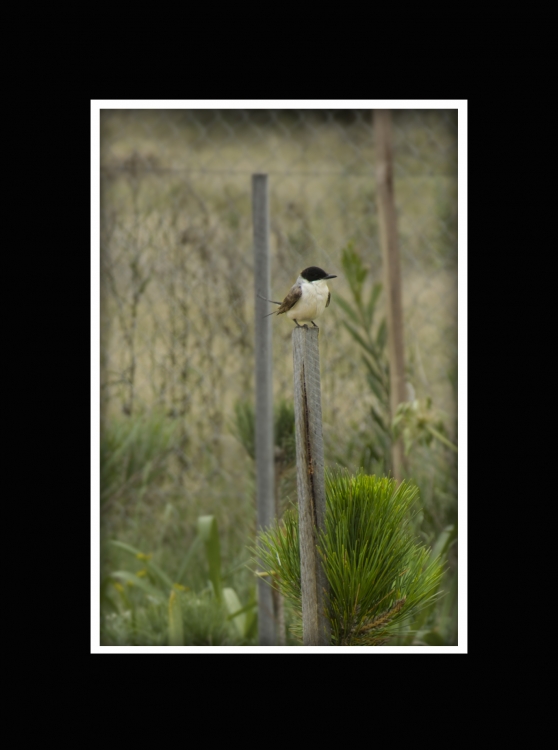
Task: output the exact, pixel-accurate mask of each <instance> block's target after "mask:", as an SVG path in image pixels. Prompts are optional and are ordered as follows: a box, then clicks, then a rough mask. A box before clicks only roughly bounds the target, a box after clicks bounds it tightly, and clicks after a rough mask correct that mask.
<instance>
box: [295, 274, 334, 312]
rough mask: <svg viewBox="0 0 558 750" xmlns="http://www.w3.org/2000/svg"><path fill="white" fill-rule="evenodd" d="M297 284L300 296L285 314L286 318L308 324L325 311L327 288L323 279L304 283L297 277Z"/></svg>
mask: <svg viewBox="0 0 558 750" xmlns="http://www.w3.org/2000/svg"><path fill="white" fill-rule="evenodd" d="M297 282H298V283H299V284H300V286H301V289H302V296H301V297H300V299H299V300H298V302H296V303H295V304H294V305H293V306H292V307H291V309H290V310H289V311H288V312H287V317H288V318H290V319H291V320H297V321H298V322H299V323H303V322H310V321H312V320H315V319H316V318H318V317H319V316H320V315H321V314H322V313H323V311H324V310H325V306H326V304H327V297H328V294H329V288H328V285H327V282H326V280H325V279H320V280H319V281H306V279H303V278H302V277H300V276H299V277H298V279H297Z"/></svg>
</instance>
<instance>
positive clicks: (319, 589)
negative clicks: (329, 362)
mask: <svg viewBox="0 0 558 750" xmlns="http://www.w3.org/2000/svg"><path fill="white" fill-rule="evenodd" d="M318 335H319V330H318V329H317V328H306V327H302V328H295V329H294V331H293V360H294V407H295V430H296V467H297V476H296V481H297V492H298V515H299V533H300V574H301V586H302V623H303V643H304V645H305V646H329V645H330V640H331V631H330V624H329V620H328V618H327V616H326V607H327V595H328V584H327V579H326V577H325V573H324V571H323V568H322V563H321V558H320V556H319V554H318V550H317V549H316V541H317V538H316V537H317V532H318V531H321V530H323V529H325V512H326V501H325V481H324V444H323V437H322V402H321V390H320V351H319V345H318Z"/></svg>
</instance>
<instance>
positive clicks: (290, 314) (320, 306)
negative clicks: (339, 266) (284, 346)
mask: <svg viewBox="0 0 558 750" xmlns="http://www.w3.org/2000/svg"><path fill="white" fill-rule="evenodd" d="M336 278H337V276H336V275H335V274H331V273H326V272H325V271H324V270H323V268H318V266H309V267H308V268H305V269H304V270H303V271H301V272H300V274H299V276H298V279H297V280H296V281H295V283H294V284H293V286H292V287H291V290H290V291H289V293H288V294H287V296H286V297H285V299H284V300H283V302H276V301H275V300H272V299H266V298H265V297H262V296H261V294H260V295H258V296H259V297H261V299H265V300H266V302H271V303H272V304H274V305H279V309H278V310H273V312H270V313H268V315H264V317H265V318H267V317H269V315H275V314H277V315H282V314H283V313H286V314H287V318H290V320H294V322H295V323H296V325H297V328H303V327H306V328H308V326H301V325H300V322H302V323H312V325H313V326H314V328H318V326H317V325H316V324H315V323H314V319H315V318H319V317H320V315H321V314H322V313H323V311H324V310H325V309H326V307H328V305H329V303H330V300H331V292H330V291H329V288H328V286H327V280H328V279H336ZM299 321H300V322H299Z"/></svg>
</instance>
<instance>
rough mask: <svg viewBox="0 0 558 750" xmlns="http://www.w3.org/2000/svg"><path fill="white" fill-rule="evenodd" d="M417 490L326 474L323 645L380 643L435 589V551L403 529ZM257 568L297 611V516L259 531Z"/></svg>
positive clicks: (322, 544) (397, 630)
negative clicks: (326, 626) (327, 637)
mask: <svg viewBox="0 0 558 750" xmlns="http://www.w3.org/2000/svg"><path fill="white" fill-rule="evenodd" d="M417 497H418V490H417V488H416V487H415V486H412V485H410V484H408V483H406V482H402V483H401V484H400V485H399V486H398V485H397V483H396V481H395V480H393V479H388V478H378V477H376V476H369V475H366V474H363V473H359V474H357V475H356V476H350V475H349V473H348V472H346V471H338V472H335V473H328V474H327V475H326V498H327V504H326V529H325V532H324V533H322V534H320V536H319V541H318V549H319V553H320V555H321V558H322V560H323V565H324V570H325V574H326V577H327V580H328V583H329V587H330V591H329V601H328V611H327V616H328V618H329V620H330V623H331V645H338V646H380V645H382V644H384V643H386V642H387V641H388V640H389V639H390V637H392V636H394V635H396V634H398V633H400V632H402V629H403V627H404V626H405V625H407V624H408V623H409V621H411V620H412V619H413V618H414V617H415V616H416V615H417V614H418V613H419V612H420V611H421V610H422V609H423V608H424V607H426V606H427V605H429V604H431V603H433V602H434V601H435V600H436V599H437V598H438V597H439V595H440V593H439V590H438V589H439V583H440V579H441V576H442V573H443V569H442V564H441V562H440V556H436V557H435V558H434V559H432V557H431V555H430V550H429V549H428V548H426V547H425V546H424V545H422V544H419V543H417V542H416V541H415V539H414V538H413V534H412V532H411V525H410V522H411V517H412V515H414V514H416V513H417V512H418V509H417V508H416V500H417ZM260 538H261V542H262V552H261V555H262V558H263V568H264V571H265V573H267V578H266V580H268V581H269V582H270V583H271V585H273V586H275V587H276V588H278V589H279V590H280V591H281V593H282V594H283V595H284V596H285V597H286V598H287V599H289V600H290V602H291V603H292V605H293V607H294V608H295V610H296V611H297V612H298V615H299V624H298V626H295V631H296V632H297V635H298V637H299V638H301V636H302V622H301V618H302V600H301V583H300V550H299V534H298V517H297V514H296V513H295V512H294V511H293V510H290V511H287V512H286V513H285V516H284V524H276V525H275V526H273V527H271V528H270V529H269V530H268V531H266V532H264V533H262V534H261V537H260Z"/></svg>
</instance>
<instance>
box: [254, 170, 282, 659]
mask: <svg viewBox="0 0 558 750" xmlns="http://www.w3.org/2000/svg"><path fill="white" fill-rule="evenodd" d="M267 184H268V183H267V175H266V174H254V175H252V220H253V226H254V280H255V281H254V283H255V290H254V291H255V313H256V347H255V348H256V416H255V419H256V477H257V480H256V485H257V506H258V531H259V530H261V529H265V528H266V527H268V526H270V525H271V523H272V522H273V520H274V518H275V491H274V490H275V464H274V452H273V442H274V441H273V387H272V358H271V355H272V345H271V317H267V318H266V317H264V316H265V314H266V313H267V312H269V310H268V305H267V303H266V302H264V300H262V299H261V298H260V297H259V296H258V295H261V296H262V297H267V298H269V297H270V290H269V278H270V268H269V200H268V191H267ZM273 610H274V607H273V596H272V589H271V586H270V585H269V584H268V583H267V582H266V581H264V580H263V579H261V578H260V579H258V631H259V633H258V635H259V643H260V646H275V645H276V643H277V636H276V629H275V617H274V611H273Z"/></svg>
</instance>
